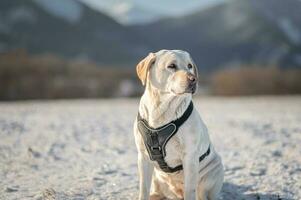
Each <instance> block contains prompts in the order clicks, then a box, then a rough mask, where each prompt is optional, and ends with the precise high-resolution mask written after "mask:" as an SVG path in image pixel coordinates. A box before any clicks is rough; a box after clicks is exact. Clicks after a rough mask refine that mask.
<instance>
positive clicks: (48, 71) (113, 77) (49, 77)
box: [0, 51, 139, 100]
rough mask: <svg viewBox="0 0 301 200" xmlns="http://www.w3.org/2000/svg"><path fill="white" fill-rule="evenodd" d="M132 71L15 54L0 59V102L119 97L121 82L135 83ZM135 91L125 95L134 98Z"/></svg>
mask: <svg viewBox="0 0 301 200" xmlns="http://www.w3.org/2000/svg"><path fill="white" fill-rule="evenodd" d="M132 71H133V70H132V69H127V68H124V69H120V68H118V69H117V68H114V67H100V66H97V65H96V64H93V63H80V62H68V61H65V60H63V59H60V58H58V57H55V56H53V55H42V56H29V55H27V54H26V53H25V52H23V51H18V52H14V53H9V54H3V55H1V56H0V100H15V99H37V98H38V99H44V98H50V99H53V98H85V97H112V96H119V94H118V91H119V90H120V89H119V88H120V85H121V84H122V81H124V80H130V81H131V82H132V83H133V85H138V84H135V83H136V82H137V83H138V80H137V79H136V76H135V74H134V73H133V72H132ZM136 92H139V88H135V91H132V92H129V94H127V95H130V96H131V95H136Z"/></svg>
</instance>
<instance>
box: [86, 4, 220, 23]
mask: <svg viewBox="0 0 301 200" xmlns="http://www.w3.org/2000/svg"><path fill="white" fill-rule="evenodd" d="M82 1H83V2H86V3H88V4H90V5H92V7H94V8H96V9H99V10H101V11H103V12H105V13H106V14H108V15H111V16H112V17H114V18H115V19H117V20H119V21H120V20H121V21H122V20H123V19H122V18H123V17H124V15H125V13H127V14H128V13H129V11H130V12H131V13H134V12H137V13H138V12H139V15H137V16H141V15H142V14H143V12H144V13H145V15H149V16H150V15H151V16H152V17H155V16H157V17H160V16H162V15H165V16H178V15H184V14H188V13H190V12H193V11H196V10H199V9H201V8H204V7H207V6H209V5H212V4H215V3H217V2H221V1H223V0H186V1H185V0H151V1H146V0H82Z"/></svg>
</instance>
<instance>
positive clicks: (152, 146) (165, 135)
mask: <svg viewBox="0 0 301 200" xmlns="http://www.w3.org/2000/svg"><path fill="white" fill-rule="evenodd" d="M192 111H193V103H192V102H190V104H189V106H188V108H187V109H186V111H185V112H184V114H183V115H182V116H181V117H180V118H178V119H176V120H173V121H171V122H169V123H168V124H166V125H164V126H161V127H159V128H152V127H150V126H149V124H148V123H147V121H146V120H145V119H142V117H141V115H140V113H139V112H138V116H137V124H138V129H139V132H140V134H141V135H142V138H143V142H144V145H145V147H146V149H147V151H148V155H149V157H150V159H151V160H153V161H157V163H158V165H159V167H160V168H161V170H162V171H164V172H168V173H172V172H176V171H179V170H182V169H183V166H182V165H179V166H176V167H174V168H172V167H169V166H168V165H167V163H166V162H165V160H164V157H165V156H166V150H165V146H166V144H167V142H168V141H169V140H170V138H171V137H172V136H174V135H175V134H176V133H177V131H178V129H179V127H180V126H181V125H182V124H184V122H185V121H186V120H187V119H188V118H189V116H190V115H191V113H192ZM209 154H210V146H209V147H208V150H207V151H206V153H204V154H203V155H202V156H201V157H200V158H199V161H200V162H201V161H202V160H203V159H204V158H205V157H206V156H208V155H209Z"/></svg>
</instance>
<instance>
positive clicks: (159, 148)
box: [151, 146, 162, 151]
mask: <svg viewBox="0 0 301 200" xmlns="http://www.w3.org/2000/svg"><path fill="white" fill-rule="evenodd" d="M151 149H152V150H159V151H161V150H162V149H161V147H160V146H158V147H151Z"/></svg>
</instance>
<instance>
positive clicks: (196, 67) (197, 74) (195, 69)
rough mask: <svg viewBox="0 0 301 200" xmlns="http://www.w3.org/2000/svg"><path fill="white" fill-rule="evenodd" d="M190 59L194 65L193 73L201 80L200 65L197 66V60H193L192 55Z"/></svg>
mask: <svg viewBox="0 0 301 200" xmlns="http://www.w3.org/2000/svg"><path fill="white" fill-rule="evenodd" d="M190 60H191V61H192V66H193V73H194V75H195V76H196V78H197V80H199V70H198V66H196V64H195V62H194V61H193V60H192V58H191V57H190Z"/></svg>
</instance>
